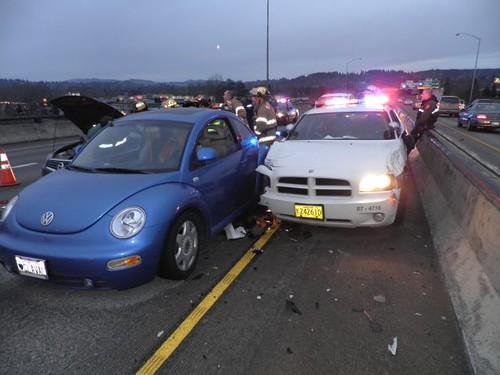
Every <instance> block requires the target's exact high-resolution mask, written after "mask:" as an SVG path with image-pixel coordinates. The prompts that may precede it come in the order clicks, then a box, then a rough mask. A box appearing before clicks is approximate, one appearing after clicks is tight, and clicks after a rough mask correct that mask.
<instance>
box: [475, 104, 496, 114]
mask: <svg viewBox="0 0 500 375" xmlns="http://www.w3.org/2000/svg"><path fill="white" fill-rule="evenodd" d="M476 108H477V110H478V111H485V112H500V103H480V104H478V105H477V107H476Z"/></svg>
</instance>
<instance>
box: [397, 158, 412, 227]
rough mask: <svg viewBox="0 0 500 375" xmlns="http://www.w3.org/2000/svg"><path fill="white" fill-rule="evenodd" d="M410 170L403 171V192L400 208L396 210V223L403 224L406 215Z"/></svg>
mask: <svg viewBox="0 0 500 375" xmlns="http://www.w3.org/2000/svg"><path fill="white" fill-rule="evenodd" d="M409 174H410V171H409V169H407V168H406V169H405V171H404V172H403V178H402V179H401V192H400V193H399V202H398V209H397V211H396V218H395V219H394V225H396V226H399V225H402V224H403V222H404V220H405V217H406V203H407V202H406V190H407V189H406V185H408V179H409V178H410V176H409Z"/></svg>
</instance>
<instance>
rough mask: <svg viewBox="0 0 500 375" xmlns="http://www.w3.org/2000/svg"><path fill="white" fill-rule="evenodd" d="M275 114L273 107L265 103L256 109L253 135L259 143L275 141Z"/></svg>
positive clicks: (276, 123)
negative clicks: (255, 135)
mask: <svg viewBox="0 0 500 375" xmlns="http://www.w3.org/2000/svg"><path fill="white" fill-rule="evenodd" d="M277 126H278V122H277V121H276V114H275V113H274V109H273V107H271V104H269V103H268V102H267V101H266V102H264V103H262V105H261V106H259V107H258V108H257V113H256V114H255V125H254V130H255V134H257V136H258V137H259V142H272V141H274V140H275V139H276V128H277Z"/></svg>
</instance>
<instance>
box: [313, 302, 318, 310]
mask: <svg viewBox="0 0 500 375" xmlns="http://www.w3.org/2000/svg"><path fill="white" fill-rule="evenodd" d="M314 307H316V310H319V302H314Z"/></svg>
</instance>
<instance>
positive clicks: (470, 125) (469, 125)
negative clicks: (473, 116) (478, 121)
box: [467, 120, 476, 132]
mask: <svg viewBox="0 0 500 375" xmlns="http://www.w3.org/2000/svg"><path fill="white" fill-rule="evenodd" d="M467 130H468V131H470V132H473V131H474V130H476V128H475V127H474V126H472V124H471V123H470V120H469V121H467Z"/></svg>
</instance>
